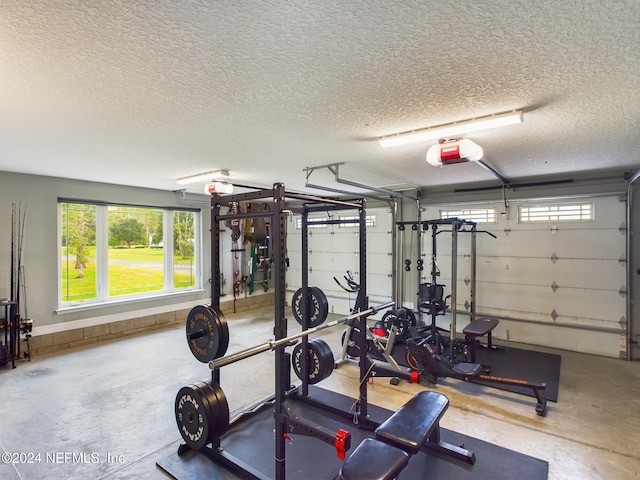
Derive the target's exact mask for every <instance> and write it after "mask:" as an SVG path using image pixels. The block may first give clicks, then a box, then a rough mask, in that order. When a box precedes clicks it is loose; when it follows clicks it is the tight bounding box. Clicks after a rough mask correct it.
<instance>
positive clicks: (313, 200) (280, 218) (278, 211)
mask: <svg viewBox="0 0 640 480" xmlns="http://www.w3.org/2000/svg"><path fill="white" fill-rule="evenodd" d="M260 200H261V201H263V202H264V201H265V200H270V201H271V203H270V204H269V208H268V209H265V210H264V211H261V212H250V213H235V214H229V213H226V214H223V213H222V211H221V209H222V206H223V205H229V204H231V203H233V202H237V203H240V202H250V201H260ZM287 200H295V201H299V202H301V204H299V205H296V206H290V205H287ZM354 209H355V210H357V211H358V218H359V220H358V226H359V267H358V268H359V269H360V279H361V283H362V288H363V289H365V290H364V291H365V292H366V202H365V200H364V199H356V200H339V199H334V198H324V197H318V196H313V195H306V194H299V193H290V192H286V191H285V187H284V184H282V183H275V184H274V185H273V188H271V189H257V190H255V191H252V192H247V193H239V194H230V195H220V194H218V193H213V194H212V196H211V267H212V268H211V270H212V278H214V279H217V278H220V265H221V253H220V252H221V249H220V233H221V231H222V229H221V224H222V222H224V221H225V220H235V219H247V218H256V217H264V218H270V219H271V235H272V236H273V238H272V239H271V242H272V259H273V266H272V273H273V276H274V281H273V285H274V290H275V299H274V317H275V318H274V331H273V333H274V338H275V341H274V351H275V372H276V375H275V376H276V378H275V395H274V397H273V400H272V401H271V402H269V405H271V403H272V404H273V408H274V417H275V451H274V455H275V459H276V460H275V478H276V479H278V480H282V479H284V478H285V472H286V468H285V467H286V465H285V447H286V438H287V432H288V430H287V423H286V421H285V419H286V418H288V417H289V415H290V412H288V411H287V405H286V404H285V400H286V399H287V398H295V399H296V400H300V401H305V402H308V403H312V404H315V405H318V406H321V407H322V408H326V409H327V410H331V411H333V412H334V413H335V412H340V413H342V414H343V415H344V416H345V417H347V418H350V419H352V418H353V413H351V412H341V411H339V410H338V409H334V408H332V407H331V406H329V405H326V404H322V403H319V402H317V401H315V400H314V399H312V398H310V397H309V395H308V376H307V375H304V374H303V375H302V376H303V379H302V385H301V387H300V389H292V388H291V379H290V355H289V354H287V353H286V352H285V348H286V347H287V346H289V345H288V344H287V343H286V340H285V341H284V342H282V341H281V340H284V339H286V336H287V318H286V269H287V263H288V258H287V256H286V251H287V250H286V242H287V238H286V236H287V221H288V216H289V215H291V214H293V213H299V214H301V215H302V252H303V254H302V288H303V292H302V295H303V296H302V298H303V299H304V302H305V306H304V308H302V314H303V315H302V317H303V325H302V329H303V331H305V330H307V329H308V325H309V318H308V311H309V309H308V301H309V295H308V291H307V288H308V281H309V245H308V241H309V238H308V237H309V230H308V229H309V226H312V225H318V224H341V223H343V224H344V223H349V224H353V223H354V221H353V220H339V219H330V220H313V219H309V218H308V217H309V214H310V213H313V212H319V211H322V212H325V211H338V210H354ZM211 306H212V307H213V308H217V309H220V290H219V288H218V287H217V286H216V285H215V284H214V286H213V287H212V289H211ZM367 306H368V299H367ZM368 310H370V311H371V310H373V311H375V309H368ZM371 314H372V313H371V312H370V313H367V312H363V313H362V314H361V316H357V317H358V318H364V320H361V321H362V322H366V316H368V315H371ZM350 321H351V320H350ZM332 323H333V322H332ZM360 331H361V337H362V338H360V339H359V341H361V345H364V344H365V342H366V337H365V336H366V332H365V330H364V328H361V329H360ZM302 338H303V342H302V346H303V353H302V371H303V372H307V371H308V370H307V368H308V366H307V365H306V363H307V352H308V337H307V336H306V335H305V336H303V337H302ZM361 351H362V352H363V353H362V355H363V357H362V360H363V361H361V362H360V377H361V379H364V378H365V377H366V376H367V375H370V374H371V371H370V370H368V369H367V363H366V362H365V361H364V356H365V349H361ZM223 358H224V357H223ZM211 379H212V381H213V382H215V383H217V384H220V369H219V368H217V367H216V368H212V371H211ZM358 404H359V411H358V412H357V416H358V424H359V426H360V427H362V428H367V427H368V426H370V428H375V426H376V425H372V424H370V421H369V416H368V411H367V382H366V381H362V380H361V381H360V398H359V401H358ZM213 447H214V448H213V449H209V450H208V451H207V452H206V455H207V456H208V457H210V458H212V459H214V460H217V461H219V462H220V463H222V464H223V465H225V466H226V467H227V468H230V469H231V470H232V471H235V472H236V473H239V474H241V475H243V476H246V477H248V478H261V476H260V475H258V474H257V472H255V470H254V469H253V468H251V467H250V466H247V465H246V464H244V463H243V462H240V461H237V459H234V458H233V457H231V456H230V455H229V454H228V453H226V452H225V453H221V449H220V448H219V447H220V438H218V439H216V440H214V442H213ZM205 448H207V447H205Z"/></svg>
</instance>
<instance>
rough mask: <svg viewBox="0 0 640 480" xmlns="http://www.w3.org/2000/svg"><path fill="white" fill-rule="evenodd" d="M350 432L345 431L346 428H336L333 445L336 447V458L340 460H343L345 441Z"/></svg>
mask: <svg viewBox="0 0 640 480" xmlns="http://www.w3.org/2000/svg"><path fill="white" fill-rule="evenodd" d="M349 435H350V433H349V432H347V431H346V430H342V429H340V430H338V433H336V441H335V444H334V445H335V447H336V453H337V454H338V458H339V459H340V460H344V459H345V457H346V455H345V452H346V441H347V437H349Z"/></svg>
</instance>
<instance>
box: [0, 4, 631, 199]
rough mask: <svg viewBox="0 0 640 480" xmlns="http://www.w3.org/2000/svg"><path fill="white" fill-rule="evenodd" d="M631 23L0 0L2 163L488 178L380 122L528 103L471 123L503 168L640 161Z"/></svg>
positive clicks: (498, 10)
mask: <svg viewBox="0 0 640 480" xmlns="http://www.w3.org/2000/svg"><path fill="white" fill-rule="evenodd" d="M639 24H640V2H637V1H635V0H627V1H611V2H602V1H600V0H584V1H567V2H556V1H551V0H550V1H513V0H511V1H508V0H498V1H496V0H492V1H489V0H484V1H456V2H452V1H443V2H410V1H402V2H400V1H384V2H382V1H371V2H360V1H352V2H337V1H323V2H303V1H292V2H282V1H273V0H266V1H261V2H255V1H234V2H231V1H216V2H210V1H188V2H187V1H180V2H175V1H169V0H166V1H149V0H147V1H135V2H129V1H127V2H125V1H115V0H114V1H110V2H80V1H70V0H67V1H65V0H58V1H55V2H52V1H40V0H34V1H31V2H23V1H12V0H2V1H0V109H1V111H2V115H1V116H0V170H6V171H19V172H25V173H37V174H44V175H55V176H63V177H70V178H81V179H88V180H97V181H105V182H108V183H119V184H125V185H138V186H146V187H154V188H161V189H167V190H174V189H176V184H175V179H176V178H178V177H182V176H185V175H190V174H194V173H199V172H202V171H207V170H211V169H215V168H228V169H230V170H231V171H232V173H233V174H234V175H235V177H236V178H237V179H238V181H243V182H247V183H255V184H261V185H267V186H268V185H271V184H272V183H273V182H276V181H284V182H285V183H286V184H287V185H288V186H291V187H296V188H302V187H303V185H304V181H305V176H304V172H303V171H302V169H303V168H304V167H307V166H315V165H323V164H327V163H332V162H346V165H345V166H344V168H343V169H342V170H341V173H342V172H344V175H345V176H348V177H350V178H356V179H357V180H359V181H361V182H364V183H370V184H373V185H388V184H400V185H402V184H406V185H415V186H432V185H439V184H450V183H465V182H472V181H483V180H491V179H492V178H493V177H492V176H491V174H490V173H488V172H487V171H485V170H484V169H481V168H479V167H477V166H475V165H470V164H465V165H457V166H455V167H450V168H446V169H444V168H443V169H434V168H428V167H427V165H426V163H425V161H424V156H425V153H426V150H427V148H428V146H429V145H428V144H418V145H412V146H407V147H400V148H397V149H389V150H383V149H381V148H380V147H379V146H378V144H377V143H376V142H375V137H378V136H380V135H385V134H390V133H394V132H398V131H404V130H409V129H414V128H421V127H425V126H428V125H434V124H439V123H444V122H449V121H455V120H463V119H466V118H470V117H475V116H480V115H486V114H489V113H496V112H502V111H506V110H511V109H520V108H522V109H524V110H525V122H524V123H523V124H521V125H517V126H512V127H505V128H504V129H499V130H493V131H487V132H482V133H479V134H475V135H473V136H472V135H470V136H469V138H472V139H474V141H476V142H477V143H479V144H481V145H482V147H483V148H484V150H485V155H486V157H485V158H486V161H487V162H488V163H490V164H491V165H492V166H494V167H495V168H496V169H497V170H499V171H500V172H501V173H502V174H503V175H505V176H506V177H507V178H513V179H516V178H525V177H530V176H539V175H547V174H560V173H564V172H576V171H584V170H600V169H605V168H634V167H638V166H640V156H639V155H638V151H640V136H639V135H637V133H636V132H635V128H636V125H637V123H638V119H639V118H640V98H639V95H640V94H639V91H640V88H639V87H640V58H639V56H640V53H639V52H640V48H639V47H638V46H639V45H640V33H639V32H640V29H639V28H638V25H639ZM104 165H108V166H109V168H108V169H105V168H103V166H104ZM327 178H328V179H329V180H330V179H331V177H330V176H329V177H327ZM311 180H312V181H313V180H314V179H313V178H312V179H311ZM313 183H318V182H315V181H313ZM325 183H326V182H325ZM195 188H197V190H196V191H201V190H200V189H201V186H197V187H195Z"/></svg>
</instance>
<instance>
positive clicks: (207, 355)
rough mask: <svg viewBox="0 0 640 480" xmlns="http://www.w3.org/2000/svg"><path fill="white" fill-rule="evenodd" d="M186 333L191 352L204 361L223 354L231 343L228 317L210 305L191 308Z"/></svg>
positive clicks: (206, 361)
mask: <svg viewBox="0 0 640 480" xmlns="http://www.w3.org/2000/svg"><path fill="white" fill-rule="evenodd" d="M186 335H187V343H188V345H189V349H190V350H191V353H192V354H193V356H194V357H196V359H197V360H198V361H200V362H202V363H208V362H209V361H211V360H215V359H216V358H218V357H221V356H223V355H224V354H225V353H226V350H227V347H228V345H229V326H228V324H227V320H226V318H224V315H222V312H220V311H216V310H215V309H213V308H211V307H210V306H208V305H196V306H195V307H193V308H192V309H191V311H190V312H189V314H188V315H187V321H186Z"/></svg>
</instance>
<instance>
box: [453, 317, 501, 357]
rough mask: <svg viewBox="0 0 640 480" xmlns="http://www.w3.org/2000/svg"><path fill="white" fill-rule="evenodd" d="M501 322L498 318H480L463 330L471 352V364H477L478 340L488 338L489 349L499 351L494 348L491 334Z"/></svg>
mask: <svg viewBox="0 0 640 480" xmlns="http://www.w3.org/2000/svg"><path fill="white" fill-rule="evenodd" d="M498 323H500V322H499V320H498V319H496V318H479V319H477V320H474V321H473V322H471V323H470V324H469V325H467V326H466V327H464V328H463V329H462V333H463V334H464V338H465V340H466V342H467V345H469V351H470V353H471V359H470V360H471V363H476V348H477V346H478V343H479V342H478V338H479V337H484V336H485V335H486V336H487V347H486V348H489V349H492V350H497V348H496V347H494V346H493V339H492V336H491V332H492V330H493V329H494V328H496V326H497V325H498Z"/></svg>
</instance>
